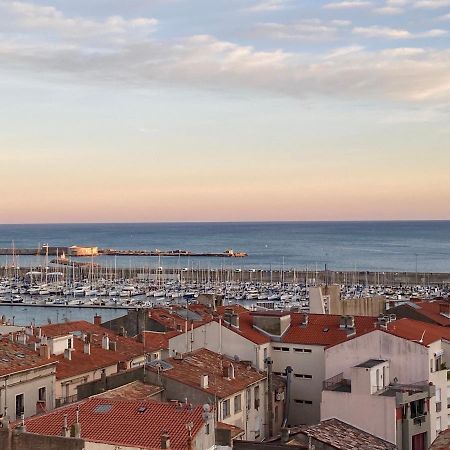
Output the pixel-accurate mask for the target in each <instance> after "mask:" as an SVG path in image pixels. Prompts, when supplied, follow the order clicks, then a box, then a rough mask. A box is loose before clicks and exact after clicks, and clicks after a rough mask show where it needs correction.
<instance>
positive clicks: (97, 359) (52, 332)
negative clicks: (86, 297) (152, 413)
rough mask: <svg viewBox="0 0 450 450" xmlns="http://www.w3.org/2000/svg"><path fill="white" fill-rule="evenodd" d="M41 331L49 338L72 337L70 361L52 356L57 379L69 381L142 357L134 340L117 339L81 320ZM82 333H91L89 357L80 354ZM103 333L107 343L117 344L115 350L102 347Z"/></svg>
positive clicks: (81, 350)
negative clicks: (72, 335) (55, 361)
mask: <svg viewBox="0 0 450 450" xmlns="http://www.w3.org/2000/svg"><path fill="white" fill-rule="evenodd" d="M41 328H42V334H43V335H46V336H48V337H56V336H64V335H66V334H74V339H73V348H74V351H72V354H71V360H68V359H66V358H64V355H58V356H55V358H56V359H57V360H58V365H57V368H56V378H58V379H66V378H72V377H74V376H76V375H81V374H84V373H88V372H91V371H93V370H96V369H101V368H104V367H108V366H113V365H115V364H118V363H119V362H125V361H131V360H132V359H134V358H137V357H139V356H141V355H142V356H143V355H144V346H143V344H141V343H139V342H137V341H135V340H134V339H131V338H127V337H124V336H119V335H118V334H116V333H114V332H112V331H110V330H107V329H105V328H103V327H102V326H100V325H94V324H92V323H89V322H86V321H84V320H80V321H76V322H67V323H60V324H53V325H45V326H43V327H41ZM82 333H85V334H90V338H91V351H90V354H87V353H84V352H83V348H84V343H83V342H82V339H81V335H82ZM104 334H106V335H108V336H109V338H110V342H116V344H117V348H116V350H106V349H103V348H102V336H103V335H104Z"/></svg>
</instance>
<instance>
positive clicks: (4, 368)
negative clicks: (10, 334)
mask: <svg viewBox="0 0 450 450" xmlns="http://www.w3.org/2000/svg"><path fill="white" fill-rule="evenodd" d="M55 363H56V360H55V358H51V359H46V358H43V357H41V356H39V354H38V353H37V352H35V351H33V350H30V349H29V348H28V347H26V346H24V345H21V344H18V343H15V342H11V341H10V340H9V339H8V338H5V337H4V338H1V339H0V376H4V375H9V374H13V373H16V372H23V371H25V370H30V369H36V368H38V367H43V366H47V365H49V364H55Z"/></svg>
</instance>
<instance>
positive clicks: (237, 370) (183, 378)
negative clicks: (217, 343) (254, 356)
mask: <svg viewBox="0 0 450 450" xmlns="http://www.w3.org/2000/svg"><path fill="white" fill-rule="evenodd" d="M165 361H166V362H167V363H168V364H170V366H172V368H169V369H166V370H163V371H161V372H160V376H161V377H167V378H170V379H173V380H176V381H178V382H180V383H183V384H187V385H189V386H192V387H194V388H196V389H199V390H202V391H205V392H208V393H210V394H212V395H215V396H216V397H218V398H225V397H229V396H230V395H233V394H235V393H237V392H240V391H242V390H244V389H246V388H247V387H248V386H250V385H252V384H254V383H257V382H259V381H261V380H264V379H265V378H266V375H265V374H264V373H262V372H259V371H257V370H256V369H254V368H252V367H251V366H249V365H247V364H244V363H242V362H237V361H234V360H232V359H229V358H226V357H225V356H221V355H219V354H218V353H215V352H212V351H210V350H207V349H204V348H202V349H199V350H196V351H194V352H192V353H186V354H184V355H183V359H175V358H168V359H167V360H165ZM230 364H233V366H234V378H233V379H229V378H225V377H224V376H223V367H224V365H225V366H227V365H228V366H229V365H230ZM149 370H152V371H154V372H156V371H157V369H156V368H155V367H149ZM202 375H208V387H206V388H202V387H201V386H200V377H201V376H202Z"/></svg>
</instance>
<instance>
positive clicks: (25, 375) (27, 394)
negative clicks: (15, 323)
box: [0, 335, 56, 421]
mask: <svg viewBox="0 0 450 450" xmlns="http://www.w3.org/2000/svg"><path fill="white" fill-rule="evenodd" d="M11 338H12V335H11ZM55 373H56V361H55V360H48V359H45V358H42V357H40V356H39V354H37V353H36V352H34V351H32V350H30V349H29V348H27V347H25V346H24V345H22V344H18V343H16V342H12V341H11V340H10V339H8V338H5V337H3V338H2V339H1V340H0V411H1V414H2V417H4V418H9V420H11V421H15V420H17V419H20V418H21V417H22V415H24V417H29V416H32V415H34V414H37V413H41V412H43V411H50V410H52V409H53V408H54V405H55Z"/></svg>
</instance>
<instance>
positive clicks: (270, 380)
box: [265, 357, 274, 437]
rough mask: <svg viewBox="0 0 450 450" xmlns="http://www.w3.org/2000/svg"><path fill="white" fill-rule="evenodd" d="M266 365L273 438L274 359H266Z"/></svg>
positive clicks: (270, 430)
mask: <svg viewBox="0 0 450 450" xmlns="http://www.w3.org/2000/svg"><path fill="white" fill-rule="evenodd" d="M265 363H266V365H267V391H268V397H267V403H268V405H267V406H268V408H269V437H272V436H273V425H274V424H273V377H272V364H273V361H272V358H270V357H269V358H266V360H265Z"/></svg>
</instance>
